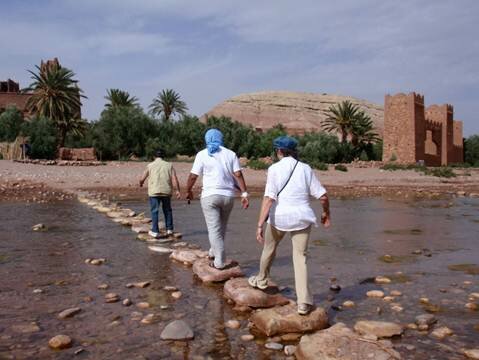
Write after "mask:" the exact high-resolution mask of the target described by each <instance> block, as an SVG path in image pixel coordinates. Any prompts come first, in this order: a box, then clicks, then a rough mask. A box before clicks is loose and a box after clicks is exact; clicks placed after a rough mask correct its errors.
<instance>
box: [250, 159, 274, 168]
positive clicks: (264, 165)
mask: <svg viewBox="0 0 479 360" xmlns="http://www.w3.org/2000/svg"><path fill="white" fill-rule="evenodd" d="M246 166H248V167H249V168H250V169H255V170H265V169H267V168H268V167H269V165H268V164H267V163H265V162H264V161H261V160H258V159H251V160H249V161H248V164H247V165H246Z"/></svg>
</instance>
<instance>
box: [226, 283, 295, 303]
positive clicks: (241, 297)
mask: <svg viewBox="0 0 479 360" xmlns="http://www.w3.org/2000/svg"><path fill="white" fill-rule="evenodd" d="M223 290H224V294H225V296H226V297H227V298H228V299H231V300H233V301H234V302H235V303H236V304H237V305H240V306H249V307H252V308H268V307H273V306H277V305H286V304H288V303H289V299H288V298H286V297H284V296H283V295H281V294H280V293H279V289H278V287H277V286H275V285H273V286H269V287H268V288H267V289H266V290H264V291H262V290H259V289H255V288H253V287H251V286H250V285H249V284H248V279H246V278H234V279H230V280H228V281H227V282H226V283H225V286H224V289H223Z"/></svg>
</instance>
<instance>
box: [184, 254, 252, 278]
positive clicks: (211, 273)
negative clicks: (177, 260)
mask: <svg viewBox="0 0 479 360" xmlns="http://www.w3.org/2000/svg"><path fill="white" fill-rule="evenodd" d="M193 272H194V273H195V274H196V276H198V277H199V278H200V279H201V281H203V282H223V281H226V280H229V279H231V278H236V277H242V276H243V272H242V271H241V268H240V266H239V265H238V264H237V263H236V262H233V261H232V260H227V261H226V264H225V268H224V269H222V270H218V269H215V268H213V267H211V266H210V265H209V260H208V259H198V260H196V261H195V262H194V264H193Z"/></svg>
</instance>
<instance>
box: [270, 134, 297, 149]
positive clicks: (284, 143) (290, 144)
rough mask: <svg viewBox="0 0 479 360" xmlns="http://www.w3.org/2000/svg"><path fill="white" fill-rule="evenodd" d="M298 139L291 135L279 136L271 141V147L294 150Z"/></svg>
mask: <svg viewBox="0 0 479 360" xmlns="http://www.w3.org/2000/svg"><path fill="white" fill-rule="evenodd" d="M297 146H298V141H297V140H296V139H295V138H293V137H291V136H279V137H277V138H276V139H274V141H273V148H275V149H287V150H296V147H297Z"/></svg>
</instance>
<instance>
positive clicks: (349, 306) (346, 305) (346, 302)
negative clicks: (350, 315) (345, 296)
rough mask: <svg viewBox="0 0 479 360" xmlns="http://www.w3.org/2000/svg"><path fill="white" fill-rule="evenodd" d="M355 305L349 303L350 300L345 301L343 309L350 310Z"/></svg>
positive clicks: (352, 302)
mask: <svg viewBox="0 0 479 360" xmlns="http://www.w3.org/2000/svg"><path fill="white" fill-rule="evenodd" d="M355 306H356V304H355V303H354V301H351V300H346V301H345V302H343V307H345V308H352V307H355Z"/></svg>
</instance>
